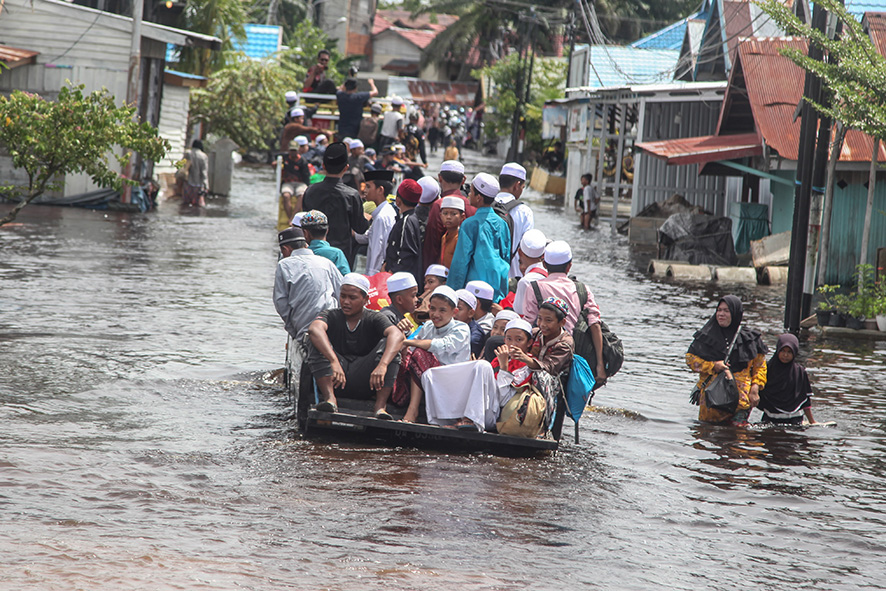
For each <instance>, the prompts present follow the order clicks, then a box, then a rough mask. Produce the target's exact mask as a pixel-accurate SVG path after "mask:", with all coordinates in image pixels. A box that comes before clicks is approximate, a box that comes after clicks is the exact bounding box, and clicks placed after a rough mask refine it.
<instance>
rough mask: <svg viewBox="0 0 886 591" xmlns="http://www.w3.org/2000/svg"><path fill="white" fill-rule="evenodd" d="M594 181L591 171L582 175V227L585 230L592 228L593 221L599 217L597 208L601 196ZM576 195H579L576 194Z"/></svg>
mask: <svg viewBox="0 0 886 591" xmlns="http://www.w3.org/2000/svg"><path fill="white" fill-rule="evenodd" d="M592 182H594V177H593V175H591V173H589V172H587V173H585V174H583V175H581V209H580V211H581V227H582V228H584V229H585V230H588V229H590V227H591V221H592V220H595V219H596V218H597V209H598V208H599V206H600V196H599V195H598V194H597V188H596V187H594V186H593V185H592V184H591V183H592ZM576 197H578V196H577V195H576ZM576 205H578V204H576ZM576 209H578V207H576Z"/></svg>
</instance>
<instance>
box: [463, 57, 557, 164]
mask: <svg viewBox="0 0 886 591" xmlns="http://www.w3.org/2000/svg"><path fill="white" fill-rule="evenodd" d="M520 68H521V60H520V56H519V55H518V54H516V53H512V54H511V55H509V56H507V57H506V58H504V59H502V60H499V61H498V62H496V63H495V64H494V65H491V66H487V67H485V68H480V69H479V70H474V71H473V72H471V75H472V76H474V77H475V78H478V79H486V80H489V81H490V85H489V86H490V92H489V96H488V98H487V101H486V106H487V109H486V112H487V114H488V115H487V117H486V118H485V119H484V121H485V122H486V133H488V134H491V135H494V136H509V135H510V134H511V122H512V117H513V113H514V110H515V109H516V108H517V90H518V89H517V80H518V78H519V72H520ZM565 83H566V63H565V62H564V61H562V60H558V59H551V58H540V57H538V56H536V59H535V64H534V67H533V69H532V85H531V86H530V89H529V103H528V104H527V105H526V114H525V120H526V138H525V140H526V147H527V149H531V150H535V151H537V152H540V151H541V150H542V147H543V145H544V142H543V140H542V139H541V127H542V108H543V107H544V103H545V101H548V100H551V99H555V98H559V97H562V96H563V90H564V85H565Z"/></svg>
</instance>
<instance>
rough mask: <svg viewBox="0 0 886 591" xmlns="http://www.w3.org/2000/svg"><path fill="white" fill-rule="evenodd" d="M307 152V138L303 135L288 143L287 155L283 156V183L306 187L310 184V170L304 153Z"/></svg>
mask: <svg viewBox="0 0 886 591" xmlns="http://www.w3.org/2000/svg"><path fill="white" fill-rule="evenodd" d="M307 151H308V138H306V137H305V136H303V135H300V136H297V137H296V138H295V139H294V140H292V141H291V142H289V153H288V154H286V155H284V156H283V173H282V181H283V182H284V183H301V184H303V185H307V184H308V183H310V182H311V169H310V168H309V167H308V160H307V159H306V158H305V153H307Z"/></svg>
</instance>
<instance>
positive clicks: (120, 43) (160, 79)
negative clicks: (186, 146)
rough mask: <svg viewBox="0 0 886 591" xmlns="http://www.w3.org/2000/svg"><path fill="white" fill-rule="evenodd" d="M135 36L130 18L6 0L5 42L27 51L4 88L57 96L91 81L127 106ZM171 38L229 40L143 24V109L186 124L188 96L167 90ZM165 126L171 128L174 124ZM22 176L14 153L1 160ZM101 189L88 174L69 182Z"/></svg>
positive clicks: (8, 174)
mask: <svg viewBox="0 0 886 591" xmlns="http://www.w3.org/2000/svg"><path fill="white" fill-rule="evenodd" d="M131 40H132V19H131V18H129V17H124V16H119V15H116V14H111V13H108V12H103V11H100V10H95V9H92V8H88V7H84V6H79V5H76V4H70V3H68V2H64V1H61V0H5V2H4V3H3V4H0V44H3V45H6V46H8V47H12V48H19V51H24V52H25V56H24V57H23V58H22V59H23V60H24V61H23V62H21V63H19V64H18V67H15V68H12V69H10V70H3V71H2V72H0V92H5V93H8V92H11V91H13V90H24V91H28V92H34V93H38V94H40V95H41V96H44V97H46V98H49V99H54V98H55V97H56V96H57V95H58V92H59V90H60V89H61V88H62V86H63V85H64V84H67V83H68V81H70V83H72V84H75V85H79V84H83V85H84V86H85V89H86V91H87V92H91V91H93V90H99V89H101V88H106V89H107V90H108V91H109V92H110V93H111V94H112V95H114V96H115V97H116V99H117V102H118V103H123V102H124V101H125V100H126V95H127V86H128V84H127V82H128V70H129V54H130V46H131ZM167 43H172V44H175V45H192V46H198V47H206V48H210V49H219V48H220V47H221V40H219V39H218V38H216V37H211V36H208V35H200V34H197V33H192V32H190V31H183V30H180V29H174V28H171V27H168V26H164V25H159V24H156V23H151V22H143V23H142V26H141V81H140V84H139V87H140V90H139V105H138V113H139V115H140V117H141V120H142V121H147V122H149V123H151V124H152V125H154V126H160V125H161V120H164V118H165V120H166V121H167V122H168V121H169V118H170V117H171V118H175V117H177V118H178V120H179V122H180V124H181V125H184V123H183V122H185V121H186V120H187V110H186V109H187V103H186V101H181V100H178V101H173V100H168V99H170V97H168V96H167V97H164V92H166V93H167V94H168V93H169V92H170V91H169V90H168V88H169V86H168V85H167V84H165V83H164V79H165V73H164V71H165V59H166V45H167ZM28 56H30V57H28ZM170 84H173V85H174V83H170ZM164 98H166V99H167V100H166V101H164ZM164 107H165V108H166V109H167V110H166V111H165V112H164ZM173 110H178V112H177V113H173V112H172V111H173ZM164 125H165V126H167V127H168V124H167V123H164ZM171 156H174V155H171ZM178 157H180V155H178ZM139 173H140V174H139V176H140V178H149V177H150V176H151V175H152V174H153V163H150V162H145V163H142V165H141V170H140V171H139ZM20 175H21V173H20V171H15V170H13V169H12V168H11V161H10V160H9V158H5V157H0V176H2V178H4V180H6V179H10V180H11V182H13V183H15V182H20V181H22V180H23V179H22V178H21V176H20ZM94 188H95V186H94V185H93V184H92V182H91V180H90V179H89V178H88V177H87V176H86V175H70V176H69V177H68V178H66V179H65V186H64V192H63V194H62V195H63V196H70V195H76V194H79V193H84V192H87V191H90V190H93V189H94ZM54 196H59V195H54Z"/></svg>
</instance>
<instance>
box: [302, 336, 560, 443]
mask: <svg viewBox="0 0 886 591" xmlns="http://www.w3.org/2000/svg"><path fill="white" fill-rule="evenodd" d="M286 350H287V355H286V371H285V372H284V381H285V383H286V386H287V390H288V391H289V393H290V398H291V399H292V400H293V402H294V403H295V407H296V416H297V420H298V427H299V429H300V430H301V432H302V433H303V434H304V436H305V437H308V438H312V439H320V440H327V441H349V442H357V443H366V444H373V445H378V444H382V445H387V446H391V447H415V448H422V449H434V450H440V451H446V452H482V453H489V454H493V455H497V456H507V457H531V456H538V455H545V454H550V453H551V452H553V451H556V450H557V448H558V446H559V444H558V442H557V441H555V440H553V439H529V438H526V437H512V436H509V435H499V434H498V433H480V432H477V431H465V430H461V429H451V428H448V427H440V426H437V425H425V424H419V423H404V422H402V421H400V420H393V421H386V420H382V419H377V418H375V416H374V414H373V413H372V403H371V401H365V400H350V399H347V398H339V399H338V406H339V410H338V412H335V413H331V412H322V411H318V410H317V409H316V408H315V405H314V391H313V380H312V379H311V376H310V371H309V370H308V368H307V366H304V365H302V364H301V359H300V358H299V356H298V355H291V354H290V353H291V352H292V351H293V343H292V340H291V339H290V340H289V342H288V343H287V349H286ZM388 410H393V409H392V408H389V409H388ZM392 414H393V415H394V418H395V419H400V418H402V416H398V415H397V414H396V413H395V412H392Z"/></svg>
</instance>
